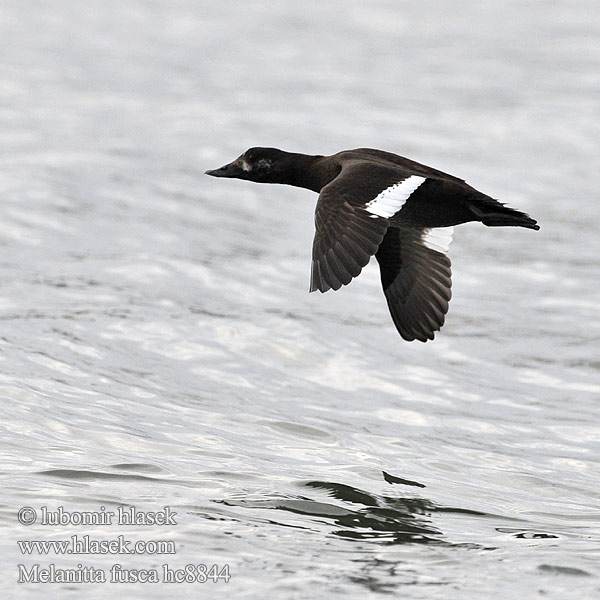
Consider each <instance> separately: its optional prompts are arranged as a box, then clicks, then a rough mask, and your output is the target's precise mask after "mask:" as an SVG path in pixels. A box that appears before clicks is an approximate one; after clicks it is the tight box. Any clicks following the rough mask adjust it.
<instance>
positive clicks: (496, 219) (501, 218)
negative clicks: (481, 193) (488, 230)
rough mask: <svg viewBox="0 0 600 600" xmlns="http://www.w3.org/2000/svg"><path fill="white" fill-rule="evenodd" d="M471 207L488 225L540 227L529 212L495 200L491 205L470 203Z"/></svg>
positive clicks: (480, 219)
mask: <svg viewBox="0 0 600 600" xmlns="http://www.w3.org/2000/svg"><path fill="white" fill-rule="evenodd" d="M469 208H470V209H471V211H473V213H475V214H476V215H477V217H478V220H479V221H481V222H482V223H483V224H484V225H487V226H488V227H525V228H526V229H535V230H536V231H537V230H538V229H539V228H540V226H539V225H538V224H537V221H536V220H535V219H532V218H531V217H530V216H529V215H528V214H526V213H524V212H521V211H520V210H515V209H514V208H509V207H508V206H504V204H502V203H501V202H497V201H495V200H494V201H493V204H492V203H490V206H487V205H482V204H479V205H478V206H476V205H474V204H470V206H469Z"/></svg>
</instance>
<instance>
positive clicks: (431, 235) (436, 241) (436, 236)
mask: <svg viewBox="0 0 600 600" xmlns="http://www.w3.org/2000/svg"><path fill="white" fill-rule="evenodd" d="M453 233H454V227H431V228H430V229H424V230H423V236H422V237H421V240H422V241H423V244H425V246H427V247H428V248H431V250H435V251H436V252H443V253H444V254H446V252H448V249H449V248H450V244H451V243H452V234H453Z"/></svg>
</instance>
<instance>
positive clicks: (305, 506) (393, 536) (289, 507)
mask: <svg viewBox="0 0 600 600" xmlns="http://www.w3.org/2000/svg"><path fill="white" fill-rule="evenodd" d="M394 479H397V480H401V479H400V478H394ZM302 485H303V486H304V487H306V488H314V489H319V490H324V491H326V492H327V493H328V495H330V496H332V497H333V498H335V499H336V500H340V501H342V502H348V503H351V504H354V505H360V507H359V508H356V509H354V508H346V507H342V506H338V505H335V504H330V503H328V502H321V501H315V500H313V499H311V498H308V497H302V496H301V497H297V498H293V499H291V498H276V499H273V498H269V499H258V500H250V499H247V498H242V499H236V500H223V501H222V503H223V504H226V505H228V506H240V507H247V508H266V509H275V510H283V511H288V512H292V513H296V514H301V515H308V516H311V517H318V518H320V519H326V520H327V521H331V523H333V524H334V525H335V526H337V527H339V529H335V530H333V531H332V532H331V533H332V534H333V535H336V536H338V537H341V538H347V539H354V540H381V541H383V542H385V543H387V544H410V543H417V544H441V545H450V546H454V545H460V546H463V547H464V546H465V544H451V543H449V542H447V541H445V540H444V539H443V532H442V531H441V530H440V529H439V528H438V527H436V526H434V525H433V524H432V519H431V516H432V515H433V514H435V513H442V512H443V513H462V514H468V515H472V516H482V517H490V516H492V515H489V514H487V513H484V512H479V511H474V510H468V509H463V508H455V507H450V506H440V505H438V504H436V503H434V502H432V501H431V500H428V499H427V498H415V497H406V496H377V495H375V494H371V493H370V492H367V491H365V490H361V489H357V488H354V487H352V486H349V485H345V484H341V483H335V482H327V481H308V482H305V483H303V484H302ZM408 485H412V486H415V485H417V486H419V487H425V486H424V485H423V484H419V483H417V482H409V483H408ZM469 546H470V547H477V548H479V546H477V545H469ZM488 549H490V548H488Z"/></svg>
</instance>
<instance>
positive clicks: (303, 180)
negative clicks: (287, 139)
mask: <svg viewBox="0 0 600 600" xmlns="http://www.w3.org/2000/svg"><path fill="white" fill-rule="evenodd" d="M326 158H327V157H325V156H320V155H318V156H311V155H309V154H292V153H290V155H289V161H290V162H289V169H286V174H287V175H288V176H286V179H285V181H282V182H281V183H285V184H288V185H293V186H295V187H301V188H306V189H307V190H312V191H313V192H320V191H321V189H322V188H323V187H324V186H326V185H327V184H328V183H329V182H331V181H332V180H333V179H334V178H335V177H336V175H337V174H338V173H339V167H338V166H336V165H332V164H331V162H330V161H327V160H325V159H326Z"/></svg>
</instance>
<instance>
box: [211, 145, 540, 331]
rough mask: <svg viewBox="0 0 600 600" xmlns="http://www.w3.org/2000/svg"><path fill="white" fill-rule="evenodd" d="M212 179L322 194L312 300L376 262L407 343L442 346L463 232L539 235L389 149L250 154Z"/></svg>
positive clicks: (513, 213) (526, 221) (461, 185)
mask: <svg viewBox="0 0 600 600" xmlns="http://www.w3.org/2000/svg"><path fill="white" fill-rule="evenodd" d="M206 174H207V175H212V176H213V177H229V178H235V179H245V180H248V181H254V182H257V183H282V184H287V185H293V186H296V187H301V188H307V189H309V190H312V191H314V192H317V193H318V194H319V199H318V201H317V207H316V210H315V228H316V231H315V237H314V241H313V249H312V268H311V276H310V280H311V281H310V291H311V292H313V291H315V290H319V291H320V292H326V291H327V290H330V289H333V290H337V289H339V288H340V287H342V286H343V285H347V284H348V283H350V281H351V280H352V279H353V278H354V277H356V276H357V275H359V273H360V272H361V270H362V268H363V267H364V266H365V265H366V264H367V263H368V262H369V260H370V259H371V256H373V255H375V258H376V259H377V261H378V263H379V267H380V270H381V283H382V285H383V291H384V293H385V297H386V299H387V303H388V307H389V309H390V313H391V315H392V319H393V321H394V324H395V326H396V328H397V329H398V332H399V333H400V335H401V336H402V337H403V338H404V339H405V340H407V341H413V340H419V341H421V342H426V341H427V340H432V339H433V337H434V333H435V332H436V331H439V330H440V328H441V327H442V325H443V324H444V319H445V317H446V313H447V312H448V302H449V301H450V297H451V291H450V288H451V286H452V282H451V278H450V277H451V270H450V259H449V258H448V256H447V252H448V248H449V246H450V243H451V241H452V232H453V226H454V225H459V224H461V223H467V222H469V221H479V222H481V223H483V224H484V225H487V226H488V227H501V226H514V227H526V228H527V229H536V230H537V229H539V225H538V224H537V222H536V221H535V220H534V219H532V218H531V217H529V216H528V215H527V214H525V213H523V212H520V211H518V210H514V209H512V208H508V207H507V206H504V205H503V204H501V203H500V202H498V201H497V200H494V199H493V198H490V197H489V196H486V195H485V194H482V193H481V192H479V191H477V190H476V189H474V188H472V187H471V186H470V185H468V184H467V183H465V181H463V180H462V179H458V178H457V177H454V176H452V175H448V174H447V173H443V172H442V171H438V170H436V169H433V168H431V167H427V166H425V165H422V164H420V163H417V162H414V161H412V160H409V159H408V158H403V157H402V156H398V155H396V154H391V153H389V152H384V151H382V150H373V149H369V148H360V149H357V150H344V151H342V152H338V153H337V154H333V155H331V156H310V155H307V154H295V153H291V152H284V151H283V150H278V149H276V148H250V150H247V151H246V152H245V153H244V154H242V155H241V156H240V157H239V158H237V159H236V160H234V161H233V162H231V163H229V164H227V165H225V166H223V167H221V168H219V169H214V170H212V171H206Z"/></svg>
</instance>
